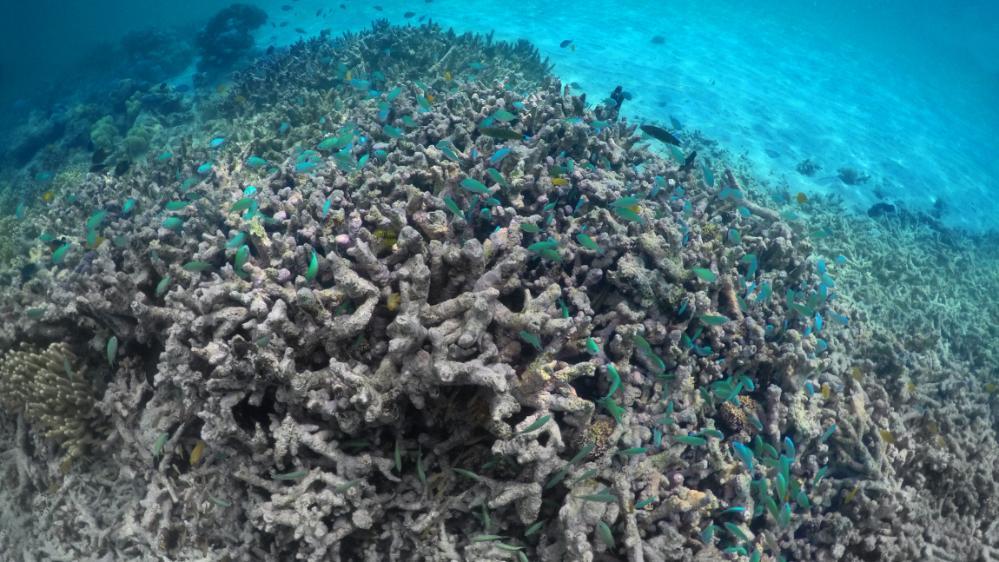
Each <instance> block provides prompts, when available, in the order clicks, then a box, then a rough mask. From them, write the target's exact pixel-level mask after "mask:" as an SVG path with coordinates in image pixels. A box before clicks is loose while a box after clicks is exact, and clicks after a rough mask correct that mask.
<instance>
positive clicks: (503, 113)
mask: <svg viewBox="0 0 999 562" xmlns="http://www.w3.org/2000/svg"><path fill="white" fill-rule="evenodd" d="M492 117H493V119H495V120H497V121H502V122H503V123H509V122H510V121H513V120H514V119H516V118H517V116H516V115H514V114H513V113H510V112H509V111H507V110H505V109H498V110H496V112H495V113H493V115H492Z"/></svg>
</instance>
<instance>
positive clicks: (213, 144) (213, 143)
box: [208, 137, 225, 149]
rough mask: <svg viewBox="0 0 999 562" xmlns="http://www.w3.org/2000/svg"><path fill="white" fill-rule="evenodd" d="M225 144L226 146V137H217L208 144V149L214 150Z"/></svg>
mask: <svg viewBox="0 0 999 562" xmlns="http://www.w3.org/2000/svg"><path fill="white" fill-rule="evenodd" d="M223 144H225V137H215V138H213V139H212V140H211V141H209V142H208V147H209V148H213V149H214V148H220V147H221V146H222V145H223Z"/></svg>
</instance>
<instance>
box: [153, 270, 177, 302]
mask: <svg viewBox="0 0 999 562" xmlns="http://www.w3.org/2000/svg"><path fill="white" fill-rule="evenodd" d="M171 281H173V278H172V277H171V276H170V275H169V274H167V275H164V276H163V279H160V282H159V283H157V284H156V296H157V297H162V296H163V295H165V294H166V292H167V289H169V288H170V282H171Z"/></svg>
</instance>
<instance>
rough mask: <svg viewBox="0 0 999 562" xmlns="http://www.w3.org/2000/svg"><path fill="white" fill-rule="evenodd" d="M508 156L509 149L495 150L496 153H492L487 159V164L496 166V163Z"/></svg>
mask: <svg viewBox="0 0 999 562" xmlns="http://www.w3.org/2000/svg"><path fill="white" fill-rule="evenodd" d="M508 154H510V149H509V148H501V149H499V150H497V151H496V152H494V153H493V155H492V156H490V157H489V163H490V164H496V163H498V162H500V161H502V160H503V159H504V158H506V156H507V155H508Z"/></svg>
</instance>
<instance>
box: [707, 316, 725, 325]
mask: <svg viewBox="0 0 999 562" xmlns="http://www.w3.org/2000/svg"><path fill="white" fill-rule="evenodd" d="M701 322H703V323H704V324H706V325H708V326H721V325H722V324H724V323H726V322H728V318H726V317H724V316H721V315H716V314H702V315H701Z"/></svg>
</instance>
